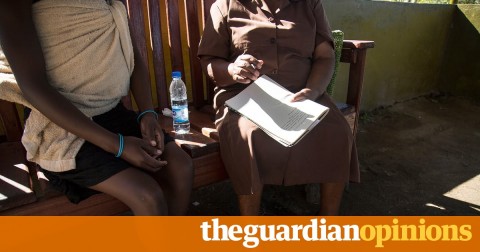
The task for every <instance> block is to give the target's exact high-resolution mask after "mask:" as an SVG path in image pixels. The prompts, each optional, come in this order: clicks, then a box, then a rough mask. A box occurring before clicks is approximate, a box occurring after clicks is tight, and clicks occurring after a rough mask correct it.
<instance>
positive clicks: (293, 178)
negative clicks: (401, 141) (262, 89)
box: [198, 0, 360, 215]
mask: <svg viewBox="0 0 480 252" xmlns="http://www.w3.org/2000/svg"><path fill="white" fill-rule="evenodd" d="M198 55H199V57H200V59H201V63H202V67H203V69H204V71H205V72H206V73H207V74H208V76H209V77H210V78H212V79H213V81H214V82H215V84H216V86H217V87H216V95H215V101H214V102H215V104H214V106H215V109H216V111H217V113H216V121H215V124H216V127H217V129H218V132H219V135H220V148H221V153H222V159H223V161H224V163H225V166H226V168H227V171H228V174H229V176H230V179H231V181H232V185H233V187H234V189H235V192H236V193H237V195H238V200H239V207H240V214H242V215H257V214H258V212H259V208H260V201H261V194H262V189H263V185H264V184H277V185H294V184H306V183H321V202H320V204H321V209H320V214H321V215H335V214H338V210H339V207H340V202H341V198H342V193H343V189H344V186H345V183H348V182H349V181H353V182H358V181H359V179H360V178H359V169H358V160H357V154H356V148H355V144H354V140H353V136H352V133H351V131H350V128H349V126H348V124H347V122H346V121H345V119H344V117H343V115H342V113H341V112H340V111H339V110H338V109H337V108H336V106H335V104H334V102H333V101H332V100H331V98H330V97H329V96H328V95H327V94H326V93H325V89H326V86H327V85H328V83H329V81H330V79H331V77H332V73H333V66H334V51H333V40H332V37H331V31H330V27H329V24H328V20H327V17H326V16H325V12H324V9H323V6H322V2H321V0H217V1H216V2H215V3H214V4H213V5H212V8H211V10H210V19H209V20H208V21H207V24H206V27H205V30H204V34H203V37H202V40H201V42H200V47H199V52H198ZM262 74H266V75H268V76H269V77H270V78H272V79H274V80H275V81H277V82H278V83H280V84H281V85H283V86H284V87H285V88H287V89H288V90H290V91H291V92H293V93H294V95H293V96H292V102H295V101H298V100H302V99H311V100H313V101H316V102H318V103H320V104H322V105H325V106H327V107H329V108H330V112H329V113H328V114H327V116H326V117H325V118H324V119H323V120H322V122H321V123H319V124H318V125H317V126H316V127H315V128H314V129H313V130H312V131H311V132H310V133H309V134H308V135H307V136H306V137H304V138H303V139H302V140H301V141H300V142H298V143H297V144H296V145H295V146H293V147H284V146H282V145H281V144H279V143H278V142H276V141H275V140H273V139H272V138H270V137H269V136H268V135H267V134H265V133H264V132H263V131H262V130H261V129H259V128H258V127H257V126H256V125H255V124H253V123H252V122H250V121H249V120H248V119H245V118H243V117H241V116H239V115H238V114H236V113H233V112H231V111H228V109H227V108H226V107H225V106H224V102H225V101H226V100H228V99H229V98H231V97H233V96H235V95H236V94H238V93H239V92H240V91H242V90H243V89H244V88H245V87H246V86H247V85H248V84H249V83H251V82H252V81H254V80H256V79H257V78H258V77H259V76H260V75H262Z"/></svg>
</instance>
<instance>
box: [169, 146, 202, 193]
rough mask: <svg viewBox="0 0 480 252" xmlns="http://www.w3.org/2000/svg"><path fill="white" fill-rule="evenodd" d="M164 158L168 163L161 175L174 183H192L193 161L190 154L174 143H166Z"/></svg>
mask: <svg viewBox="0 0 480 252" xmlns="http://www.w3.org/2000/svg"><path fill="white" fill-rule="evenodd" d="M167 148H168V149H167V152H166V156H165V158H166V160H167V161H168V165H167V167H165V168H166V171H165V172H163V173H164V174H162V176H163V177H164V179H165V180H167V181H170V182H172V183H171V184H174V185H183V186H187V187H188V186H189V187H191V185H192V184H193V174H194V171H193V161H192V159H191V158H190V156H189V155H188V154H187V153H185V152H184V151H183V150H182V149H180V148H179V147H178V146H177V145H176V144H175V143H171V144H169V145H167Z"/></svg>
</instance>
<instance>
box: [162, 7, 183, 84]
mask: <svg viewBox="0 0 480 252" xmlns="http://www.w3.org/2000/svg"><path fill="white" fill-rule="evenodd" d="M165 4H166V6H167V24H168V37H169V41H170V53H171V56H172V71H181V72H182V75H185V69H184V66H183V54H182V40H181V36H180V20H179V16H180V15H179V9H178V0H165Z"/></svg>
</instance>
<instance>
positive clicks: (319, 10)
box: [312, 0, 333, 47]
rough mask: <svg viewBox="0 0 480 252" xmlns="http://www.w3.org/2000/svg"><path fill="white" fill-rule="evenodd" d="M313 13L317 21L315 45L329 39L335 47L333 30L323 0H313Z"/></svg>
mask: <svg viewBox="0 0 480 252" xmlns="http://www.w3.org/2000/svg"><path fill="white" fill-rule="evenodd" d="M312 2H313V3H312V8H313V15H314V16H315V21H316V23H317V29H316V30H317V31H316V36H315V47H316V46H317V45H319V44H321V43H322V42H325V41H329V42H330V44H331V45H332V47H333V37H332V30H331V29H330V23H329V22H328V19H327V15H326V14H325V9H324V8H323V3H322V0H316V1H312Z"/></svg>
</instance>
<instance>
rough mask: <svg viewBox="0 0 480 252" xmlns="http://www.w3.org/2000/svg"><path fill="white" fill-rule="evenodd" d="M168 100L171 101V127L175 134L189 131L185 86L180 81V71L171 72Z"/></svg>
mask: <svg viewBox="0 0 480 252" xmlns="http://www.w3.org/2000/svg"><path fill="white" fill-rule="evenodd" d="M170 100H171V101H172V117H173V129H174V130H175V133H177V134H187V133H188V132H190V121H189V120H188V100H187V88H186V87H185V83H184V82H183V81H182V73H181V72H178V71H174V72H172V82H171V83H170Z"/></svg>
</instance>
